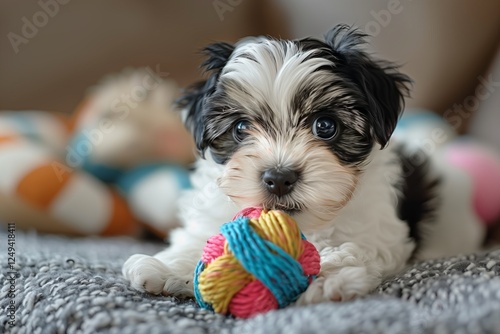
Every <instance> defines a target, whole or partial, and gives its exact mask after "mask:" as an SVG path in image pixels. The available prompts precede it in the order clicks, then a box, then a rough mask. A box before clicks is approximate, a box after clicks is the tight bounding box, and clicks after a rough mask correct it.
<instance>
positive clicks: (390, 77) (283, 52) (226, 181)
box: [123, 25, 477, 303]
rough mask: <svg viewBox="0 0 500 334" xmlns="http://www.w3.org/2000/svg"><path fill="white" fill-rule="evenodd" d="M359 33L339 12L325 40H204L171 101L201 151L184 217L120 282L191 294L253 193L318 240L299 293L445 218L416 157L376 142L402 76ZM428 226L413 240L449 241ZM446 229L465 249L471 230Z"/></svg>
mask: <svg viewBox="0 0 500 334" xmlns="http://www.w3.org/2000/svg"><path fill="white" fill-rule="evenodd" d="M364 39H365V35H364V34H362V33H361V32H359V31H357V30H355V29H352V28H350V27H348V26H345V25H339V26H336V27H335V28H333V29H332V30H331V31H330V32H328V33H327V34H326V36H325V40H324V41H319V40H316V39H312V38H306V39H301V40H294V41H289V40H276V39H272V38H254V39H246V40H243V41H241V42H240V43H238V44H236V45H230V44H226V43H217V44H213V45H211V46H208V47H207V48H206V49H205V52H206V54H207V55H208V59H207V60H206V62H205V63H204V64H203V66H204V68H205V69H206V70H207V71H209V72H210V76H209V77H208V79H207V80H206V81H204V82H201V83H199V84H197V85H195V86H193V88H192V89H191V90H190V91H189V92H188V93H187V94H186V95H185V96H184V97H183V98H182V100H181V101H180V104H181V106H182V107H183V109H184V112H185V115H184V116H185V121H186V124H187V126H188V128H189V129H190V130H191V131H192V134H193V136H194V139H195V141H196V144H197V148H198V150H199V152H200V154H201V158H200V159H199V161H198V163H197V168H196V171H195V172H194V174H193V176H192V181H193V184H194V189H192V190H189V191H187V192H186V193H185V195H184V197H183V198H181V200H180V215H181V216H180V218H181V220H182V222H183V226H182V227H180V228H178V229H176V230H174V231H172V232H171V236H170V246H169V247H168V248H167V249H166V250H165V251H163V252H160V253H158V254H156V255H155V256H147V255H141V254H137V255H133V256H132V257H130V258H129V259H128V261H127V262H126V263H125V265H124V267H123V273H124V275H125V277H126V278H127V279H129V280H130V282H131V284H132V286H133V287H135V288H137V289H139V290H143V291H148V292H150V293H155V294H159V293H164V294H172V295H188V296H190V295H192V294H193V285H192V277H193V272H194V268H195V265H196V263H197V261H198V260H199V258H200V256H201V252H202V249H203V247H204V244H205V242H206V240H207V239H208V238H209V237H210V236H211V235H214V234H216V233H218V232H219V227H220V225H221V224H223V223H225V222H228V221H230V220H231V218H232V217H233V215H234V214H235V213H236V212H238V211H239V210H240V209H242V208H244V207H249V206H262V207H264V208H267V209H280V210H284V211H286V212H288V213H290V214H291V215H293V217H294V218H295V219H296V220H297V222H298V223H299V226H300V228H301V230H302V231H303V233H304V234H305V236H306V237H307V239H308V240H309V241H311V242H312V243H313V244H314V245H315V246H316V247H317V249H318V251H319V252H320V255H321V273H320V275H319V277H318V278H317V279H316V280H315V281H314V282H313V283H312V284H311V285H310V287H309V288H308V290H307V291H306V292H305V293H304V294H303V295H302V296H301V297H300V299H299V302H300V303H315V302H321V301H326V300H334V301H341V300H348V299H351V298H354V297H356V296H362V295H364V294H367V293H368V292H370V291H371V290H373V289H374V288H376V287H377V285H379V284H380V283H381V282H382V280H383V279H384V278H386V277H388V276H390V275H393V274H395V273H397V272H398V271H400V270H402V269H403V268H404V267H405V265H406V264H407V263H408V260H409V259H410V258H413V257H414V256H415V254H417V253H416V250H417V246H418V245H419V244H420V243H421V241H426V240H422V236H423V234H422V224H421V223H422V222H424V223H426V224H428V225H430V226H431V227H432V225H434V226H438V225H439V224H440V222H439V220H440V219H450V217H449V216H447V215H446V214H442V212H441V211H440V209H439V207H440V206H441V205H442V201H441V199H439V196H440V187H441V184H440V183H439V182H438V180H437V178H436V177H432V176H431V175H428V174H427V173H428V171H427V169H428V167H429V164H428V163H420V164H419V165H418V166H416V167H415V168H413V167H412V168H409V166H407V164H408V162H409V161H410V160H411V159H409V158H408V156H405V154H404V152H403V150H401V149H399V148H398V147H396V146H395V145H394V144H389V139H390V137H391V134H392V133H393V130H394V128H395V126H396V123H397V121H398V118H399V116H400V114H401V112H402V109H403V105H404V96H405V95H406V94H407V93H408V85H409V83H410V79H409V78H408V77H407V76H405V75H403V74H401V73H399V72H398V71H397V68H396V67H394V66H393V65H391V64H389V63H386V62H381V61H375V60H373V59H372V58H371V57H370V56H369V55H368V54H367V53H366V51H364V50H363V44H364ZM410 162H411V161H410ZM438 199H439V200H438ZM459 211H460V210H459ZM460 215H461V214H460V212H459V213H456V212H455V213H454V214H453V215H452V216H453V217H452V218H453V219H455V218H457V217H458V218H457V219H465V218H464V217H463V215H462V218H460ZM453 224H458V223H457V222H453ZM431 230H432V228H429V226H428V227H427V228H426V231H431ZM469 230H470V229H469ZM463 235H464V236H466V235H467V233H464V234H463ZM439 238H442V239H441V240H439V239H438V241H437V242H434V241H432V240H431V239H432V238H429V240H428V242H427V243H425V242H424V243H423V247H428V248H427V249H421V252H420V253H419V254H425V255H422V256H426V257H429V256H439V255H442V254H446V252H455V251H457V249H456V248H457V247H455V249H453V247H451V248H447V249H446V250H440V249H439V247H434V246H436V245H437V246H440V245H445V246H448V244H450V242H447V241H446V240H445V239H446V238H447V237H446V236H443V235H441V236H439ZM448 239H449V240H452V242H451V243H454V244H458V245H460V246H463V248H464V249H465V250H467V251H468V250H471V249H473V248H474V247H475V243H476V241H477V240H474V241H473V242H468V243H467V242H465V241H464V240H462V239H461V237H460V236H459V237H456V236H453V237H448ZM476 239H477V238H476ZM449 240H448V241H449ZM426 245H427V246H426ZM433 245H434V246H433Z"/></svg>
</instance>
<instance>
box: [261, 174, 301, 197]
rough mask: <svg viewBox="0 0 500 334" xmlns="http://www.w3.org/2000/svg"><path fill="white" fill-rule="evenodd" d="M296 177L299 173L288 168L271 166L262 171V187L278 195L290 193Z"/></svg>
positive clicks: (297, 177)
mask: <svg viewBox="0 0 500 334" xmlns="http://www.w3.org/2000/svg"><path fill="white" fill-rule="evenodd" d="M298 179H299V174H298V173H297V172H295V171H293V170H290V169H276V168H272V169H268V170H266V171H264V173H262V181H263V182H264V187H265V188H266V189H267V190H268V191H269V192H270V193H272V194H275V195H276V196H278V197H282V196H284V195H286V194H288V193H290V192H291V191H292V189H293V187H294V185H295V183H296V182H297V180H298Z"/></svg>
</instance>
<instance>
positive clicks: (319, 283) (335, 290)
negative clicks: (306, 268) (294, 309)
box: [297, 267, 380, 305]
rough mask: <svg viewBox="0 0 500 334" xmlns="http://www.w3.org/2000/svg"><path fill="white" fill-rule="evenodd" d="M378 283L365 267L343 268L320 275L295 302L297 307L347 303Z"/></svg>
mask: <svg viewBox="0 0 500 334" xmlns="http://www.w3.org/2000/svg"><path fill="white" fill-rule="evenodd" d="M379 283H380V279H378V278H376V277H373V276H370V275H368V273H367V270H366V268H365V267H345V268H342V269H340V270H339V271H338V272H336V273H324V274H322V273H320V276H319V277H318V278H317V279H316V280H314V282H312V283H311V285H310V286H309V287H308V288H307V290H306V291H305V292H304V293H303V294H302V295H301V296H300V297H299V299H298V300H297V304H298V305H305V304H316V303H321V302H325V301H336V302H340V301H347V300H351V299H353V298H356V297H360V296H364V295H366V294H367V293H369V292H370V291H371V290H372V289H374V288H375V287H376V286H377V285H378V284H379Z"/></svg>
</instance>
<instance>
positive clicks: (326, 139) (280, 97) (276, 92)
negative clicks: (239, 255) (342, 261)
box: [181, 26, 408, 223]
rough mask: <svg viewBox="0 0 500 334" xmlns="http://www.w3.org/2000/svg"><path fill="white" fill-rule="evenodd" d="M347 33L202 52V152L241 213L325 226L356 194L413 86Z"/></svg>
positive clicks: (192, 102) (197, 103)
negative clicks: (258, 211) (285, 215)
mask: <svg viewBox="0 0 500 334" xmlns="http://www.w3.org/2000/svg"><path fill="white" fill-rule="evenodd" d="M363 38H364V36H363V35H362V34H360V33H359V32H357V31H355V30H351V29H349V28H348V27H346V26H338V27H336V28H334V29H333V30H332V31H330V32H329V33H328V34H327V36H326V40H325V42H321V41H318V40H313V39H303V40H299V41H278V40H272V39H264V38H261V39H254V40H246V41H244V42H240V43H239V44H238V45H236V46H231V45H229V44H215V45H212V46H210V47H208V48H207V49H206V51H207V53H208V54H209V56H210V57H209V59H208V60H207V62H206V63H205V64H204V65H205V67H206V68H207V69H209V70H211V71H212V76H211V77H210V78H209V79H208V80H207V81H205V82H203V83H200V84H198V85H197V86H195V87H194V88H193V90H192V91H191V92H190V93H188V94H187V95H186V96H185V97H184V99H183V100H181V105H182V106H183V107H184V108H187V115H186V116H187V118H186V121H187V124H188V126H189V127H190V128H191V129H192V131H193V134H194V136H195V140H196V143H197V146H198V149H199V150H200V152H201V153H202V154H203V153H205V151H206V150H208V151H209V154H210V155H211V158H212V159H213V160H214V161H215V162H216V163H219V164H222V165H224V172H223V174H222V175H221V176H220V178H219V180H218V182H219V186H220V188H221V189H222V190H223V191H224V193H225V194H226V195H228V196H229V197H230V198H231V199H232V200H233V201H234V202H235V203H237V204H239V205H240V206H241V207H246V206H255V205H257V206H263V207H265V208H268V209H282V210H285V211H288V212H290V213H293V214H298V213H303V212H307V213H309V214H310V215H313V216H314V217H315V218H316V219H315V221H316V222H320V223H321V222H327V221H330V220H331V219H332V217H334V215H335V213H336V212H337V211H338V210H339V209H340V208H342V207H343V206H344V205H345V204H346V203H347V202H348V201H349V199H350V197H351V195H352V194H353V192H354V190H355V187H356V184H357V181H358V178H359V176H360V174H361V173H362V171H363V170H364V168H366V166H367V164H368V162H369V161H368V160H369V159H368V158H369V155H370V153H371V151H372V149H374V147H375V144H376V143H378V144H379V145H381V146H384V145H385V144H386V143H387V141H388V140H389V137H390V135H391V134H392V131H393V129H394V126H395V124H396V122H397V118H398V115H399V113H400V112H401V109H402V103H403V98H402V97H403V93H404V92H405V90H406V87H405V84H406V83H407V82H408V78H407V77H406V76H403V75H401V74H399V73H397V72H396V71H395V69H394V67H391V66H389V65H387V64H381V63H376V62H374V61H372V60H371V59H370V58H369V57H368V56H367V55H366V54H365V53H364V52H363V51H361V50H359V45H360V44H361V43H362V41H363Z"/></svg>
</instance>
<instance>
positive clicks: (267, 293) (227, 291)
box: [194, 208, 320, 318]
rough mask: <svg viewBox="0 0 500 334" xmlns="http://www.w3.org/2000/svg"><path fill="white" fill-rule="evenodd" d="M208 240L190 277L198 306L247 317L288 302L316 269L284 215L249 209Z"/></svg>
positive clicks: (310, 251) (315, 258) (313, 256)
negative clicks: (192, 277) (192, 280)
mask: <svg viewBox="0 0 500 334" xmlns="http://www.w3.org/2000/svg"><path fill="white" fill-rule="evenodd" d="M220 232H221V233H220V234H217V235H215V236H213V237H211V238H210V239H209V240H208V241H207V243H206V245H205V248H204V250H203V255H202V258H201V260H200V261H199V262H198V266H197V267H196V270H195V274H194V292H195V296H196V300H197V302H198V304H199V305H200V306H201V307H203V308H206V309H210V310H213V311H215V312H217V313H222V314H232V315H234V316H236V317H239V318H249V317H252V316H254V315H256V314H259V313H264V312H267V311H270V310H274V309H278V308H283V307H285V306H287V305H289V304H291V303H293V302H294V301H295V300H296V299H297V298H298V297H299V296H300V295H301V294H302V293H303V292H304V291H305V290H306V289H307V287H308V286H309V284H310V283H311V282H312V281H313V279H314V278H315V277H316V275H317V274H318V273H319V270H320V257H319V254H318V251H317V250H316V248H315V247H314V246H313V245H312V244H311V243H310V242H308V241H307V240H305V237H304V236H303V234H302V233H301V232H300V229H299V227H298V225H297V223H296V222H295V221H294V220H293V219H292V218H291V217H290V216H289V215H287V214H286V213H284V212H282V211H278V210H271V211H266V210H262V209H259V208H248V209H245V210H243V211H241V212H240V213H239V214H237V215H236V217H235V218H234V219H233V221H231V222H229V223H227V224H224V225H223V226H222V227H221V229H220Z"/></svg>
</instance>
